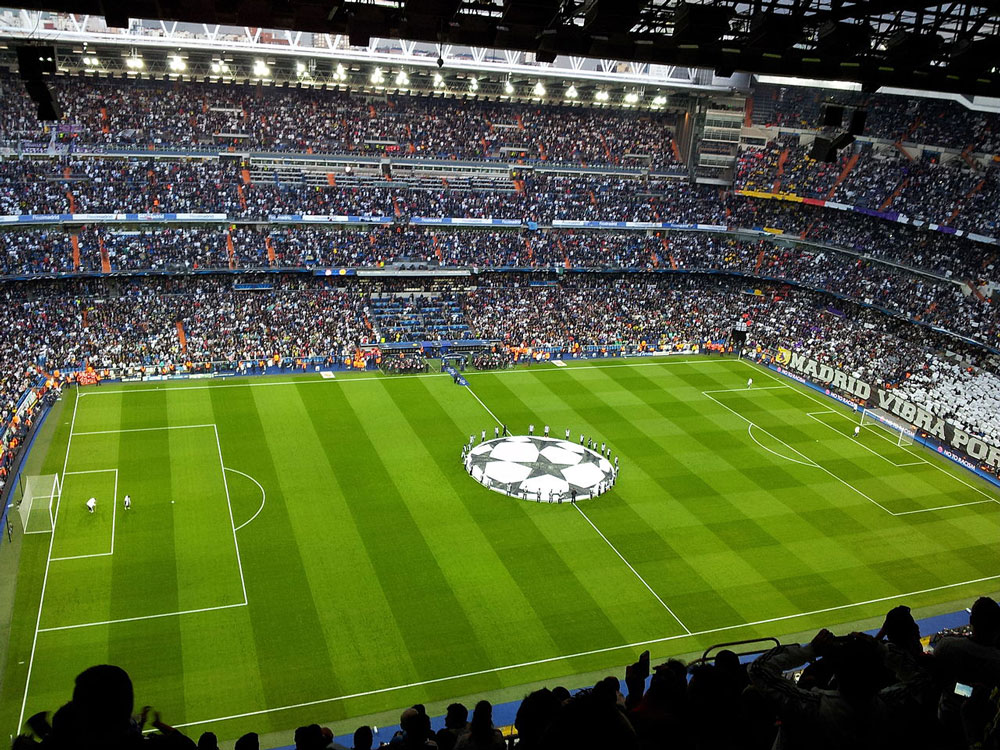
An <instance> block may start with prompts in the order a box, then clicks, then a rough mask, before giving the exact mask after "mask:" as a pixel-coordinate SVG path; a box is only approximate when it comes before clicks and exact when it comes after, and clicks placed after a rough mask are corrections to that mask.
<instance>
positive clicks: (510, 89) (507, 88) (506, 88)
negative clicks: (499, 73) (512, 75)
mask: <svg viewBox="0 0 1000 750" xmlns="http://www.w3.org/2000/svg"><path fill="white" fill-rule="evenodd" d="M503 92H504V93H505V94H507V96H511V95H512V94H513V93H514V84H513V83H511V82H510V79H509V78H508V79H507V80H506V81H504V84H503Z"/></svg>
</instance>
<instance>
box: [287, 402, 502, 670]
mask: <svg viewBox="0 0 1000 750" xmlns="http://www.w3.org/2000/svg"><path fill="white" fill-rule="evenodd" d="M366 387H367V384H360V383H359V384H356V385H353V386H352V387H351V390H350V391H348V390H347V389H342V388H333V389H324V390H323V391H322V392H320V391H318V390H317V389H315V388H307V387H304V386H299V387H298V389H299V395H300V397H301V398H302V401H303V403H304V404H305V405H306V407H307V412H308V414H309V418H310V419H311V420H312V422H313V425H314V427H315V429H316V432H317V433H318V434H320V435H324V436H325V440H324V445H323V448H324V450H325V451H326V453H327V457H328V460H329V461H330V464H331V465H332V466H336V467H337V468H338V470H339V471H340V472H341V473H342V474H343V475H344V481H345V482H346V483H347V484H348V485H349V486H350V487H351V496H350V499H349V502H348V507H349V509H350V511H351V515H352V516H353V518H354V522H355V523H356V524H357V526H358V530H359V531H360V533H361V538H362V539H363V541H364V543H365V547H366V548H367V551H368V556H369V558H370V559H371V562H372V564H373V566H374V568H375V572H376V575H377V576H378V581H379V583H380V585H381V586H382V589H383V591H384V592H385V596H386V600H387V601H388V603H389V606H390V607H391V608H392V612H393V617H394V619H395V624H396V627H397V628H399V630H400V632H401V634H402V636H403V640H404V642H405V643H406V648H407V650H408V652H409V655H410V658H411V660H412V661H413V664H414V666H415V667H416V669H417V672H418V674H419V675H421V676H422V677H423V678H424V679H427V678H429V677H440V676H444V675H449V674H456V673H459V672H462V671H467V670H468V669H469V666H470V665H480V664H484V665H486V664H489V660H488V658H487V655H486V652H485V650H484V649H483V646H482V644H480V643H479V641H478V638H477V637H476V632H475V629H474V628H473V627H472V625H471V623H470V622H469V620H468V618H467V617H466V616H465V614H464V612H463V610H462V608H461V605H460V604H459V601H458V597H457V595H456V593H455V592H454V591H453V590H452V589H451V587H450V586H449V585H448V581H447V579H446V578H445V576H444V574H443V573H442V571H441V568H440V565H439V563H438V561H437V559H436V558H435V557H434V554H433V552H432V551H431V549H430V547H429V546H428V544H427V540H426V539H425V538H424V536H423V530H422V529H421V528H420V526H419V525H418V524H417V523H416V521H415V520H414V518H413V515H412V514H411V513H410V511H409V508H408V507H407V504H406V502H405V501H404V500H403V498H402V497H401V496H400V494H399V491H398V490H397V489H396V487H395V485H394V484H393V482H392V476H391V473H392V471H394V470H398V469H399V467H398V466H397V464H396V463H395V462H394V461H393V459H392V450H393V446H394V442H395V435H394V433H393V432H387V433H384V434H379V435H376V436H375V440H374V441H373V440H372V438H371V437H370V436H369V435H368V433H367V431H366V429H365V425H364V424H363V423H362V422H361V420H360V419H359V418H358V416H357V414H356V413H355V410H354V408H353V407H352V404H351V400H353V399H357V400H358V401H357V404H358V411H359V412H361V413H365V411H367V410H370V409H376V408H379V407H380V406H381V404H380V403H379V401H378V399H377V398H372V395H371V391H367V392H366V390H365V389H366ZM376 393H377V391H376ZM348 394H349V395H348ZM376 443H377V444H378V445H376ZM378 446H381V448H382V449H383V450H384V451H385V452H384V454H383V453H382V452H380V450H379V447H378ZM386 461H388V463H389V465H390V466H391V467H392V468H388V467H387V466H386V463H385V462H386Z"/></svg>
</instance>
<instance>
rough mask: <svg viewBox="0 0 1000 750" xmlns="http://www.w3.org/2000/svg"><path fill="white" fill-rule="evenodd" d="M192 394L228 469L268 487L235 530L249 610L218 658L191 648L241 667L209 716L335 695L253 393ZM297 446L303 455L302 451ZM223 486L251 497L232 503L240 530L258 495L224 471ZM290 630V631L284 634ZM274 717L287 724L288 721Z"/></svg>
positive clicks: (237, 619)
mask: <svg viewBox="0 0 1000 750" xmlns="http://www.w3.org/2000/svg"><path fill="white" fill-rule="evenodd" d="M271 390H274V391H276V393H273V394H269V398H281V396H283V395H285V393H282V391H284V389H271ZM196 393H204V394H207V395H206V398H207V399H208V403H207V404H206V405H205V407H204V409H203V412H205V413H208V414H211V415H213V416H212V419H210V420H209V421H213V422H215V423H216V424H217V425H218V430H219V441H220V443H221V445H222V455H223V459H224V461H225V463H226V466H227V468H232V469H237V470H239V471H242V472H245V473H247V474H250V475H251V476H253V477H254V478H255V479H256V480H257V481H258V482H260V483H261V485H263V486H264V487H265V488H266V489H265V491H266V493H267V500H268V501H269V502H268V504H267V505H265V507H264V509H263V510H262V511H261V513H260V515H259V516H258V517H257V518H256V519H255V520H254V521H253V523H251V524H249V525H248V526H245V527H244V528H242V529H240V531H238V532H237V538H238V541H239V544H240V551H241V553H242V554H241V559H242V563H243V575H244V578H245V580H246V586H247V602H248V605H247V607H246V608H244V609H239V610H235V611H233V612H231V613H229V615H228V616H229V618H230V620H231V622H230V626H231V627H232V628H233V629H234V632H233V634H232V636H233V637H232V638H231V639H229V640H230V643H229V644H227V648H224V649H222V650H221V651H222V652H221V653H219V649H217V647H215V646H214V645H213V643H212V641H211V640H208V639H206V640H202V641H193V644H197V647H196V648H192V649H190V650H191V651H193V652H195V653H194V654H193V655H194V656H197V655H201V656H202V658H203V659H205V660H206V661H207V662H208V663H212V664H218V663H219V662H220V661H225V660H228V659H231V660H233V661H234V662H235V663H236V664H239V665H242V667H243V668H242V669H240V670H234V671H235V672H236V674H240V673H242V675H243V679H242V684H241V683H240V682H239V681H235V680H234V681H233V682H232V683H231V684H229V685H227V688H228V690H226V691H224V692H223V696H222V700H216V701H212V702H211V703H210V704H209V705H212V709H213V711H214V713H213V715H230V714H234V713H241V712H245V711H248V710H251V709H253V708H262V707H267V706H276V705H283V704H285V703H293V702H298V701H301V700H306V699H307V696H310V695H315V693H316V690H317V689H338V685H337V677H336V674H335V672H334V670H333V668H332V665H331V663H330V660H329V658H328V657H327V650H326V648H325V646H326V641H325V639H324V637H323V629H322V625H321V623H320V621H319V617H318V615H317V613H316V609H315V607H314V606H311V605H312V604H313V602H312V597H311V596H310V590H309V585H308V581H307V580H306V567H307V566H306V565H305V564H304V561H303V558H302V554H301V550H300V544H299V542H298V540H297V539H296V537H295V534H294V533H293V531H292V528H291V523H290V521H289V518H288V511H287V509H286V505H285V502H284V496H283V493H282V488H281V485H280V484H279V481H278V476H279V473H278V470H277V468H276V466H275V462H274V458H273V455H272V453H271V451H270V449H269V447H268V442H267V438H266V437H265V435H266V432H265V428H264V424H263V422H262V419H261V416H260V413H259V412H258V409H257V404H256V401H255V399H254V394H253V393H252V391H251V389H250V388H249V387H244V388H225V389H223V388H213V389H210V390H208V391H199V392H196ZM293 397H294V396H293ZM300 447H301V449H303V450H305V446H304V445H303V446H300ZM227 483H228V485H229V488H230V495H231V496H232V497H234V498H235V497H236V496H237V494H239V495H241V496H243V497H247V498H248V499H250V498H252V499H253V500H252V502H243V503H237V502H234V503H233V511H234V522H235V524H236V525H237V526H239V525H240V524H242V523H244V522H245V521H247V520H249V519H250V517H251V516H252V515H253V514H254V513H255V512H256V511H257V508H258V507H259V505H258V503H259V500H260V498H259V495H258V490H257V488H256V487H255V486H254V485H253V484H252V483H251V482H250V481H249V480H247V479H246V478H245V477H242V476H240V475H238V474H235V473H234V472H228V473H227ZM236 488H242V489H241V490H237V489H236ZM244 493H246V494H244ZM293 623H294V624H293ZM292 628H294V630H293V632H289V631H290V629H292ZM205 652H207V653H205ZM307 654H308V656H306V655H307ZM279 665H280V666H279ZM195 705H196V704H194V703H192V706H191V709H190V711H189V713H194V712H195ZM197 713H198V714H199V715H197V716H191V717H190V718H192V719H203V718H211V716H207V715H205V709H204V708H200V709H199V710H198V711H197ZM274 718H277V719H279V720H280V718H284V720H285V721H287V717H274ZM271 720H272V718H271V717H262V718H261V720H260V722H259V725H260V726H261V727H262V731H263V730H264V729H266V728H268V726H269V724H270V722H271ZM275 728H276V727H275Z"/></svg>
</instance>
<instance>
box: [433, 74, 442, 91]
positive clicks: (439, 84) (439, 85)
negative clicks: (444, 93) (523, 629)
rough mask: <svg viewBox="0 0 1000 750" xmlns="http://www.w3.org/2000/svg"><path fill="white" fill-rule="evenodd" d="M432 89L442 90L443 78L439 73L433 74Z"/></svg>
mask: <svg viewBox="0 0 1000 750" xmlns="http://www.w3.org/2000/svg"><path fill="white" fill-rule="evenodd" d="M434 88H436V89H443V88H444V76H443V75H441V74H440V73H435V74H434Z"/></svg>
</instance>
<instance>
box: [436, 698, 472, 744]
mask: <svg viewBox="0 0 1000 750" xmlns="http://www.w3.org/2000/svg"><path fill="white" fill-rule="evenodd" d="M468 729H469V709H467V708H466V707H465V706H463V705H462V704H461V703H452V704H451V705H450V706H448V713H446V714H445V716H444V728H443V729H439V730H438V733H437V735H435V738H434V739H435V740H436V741H437V744H438V747H439V748H441V750H452V748H454V747H455V743H456V742H458V738H459V737H461V736H462V735H463V734H465V732H466V731H468Z"/></svg>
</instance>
